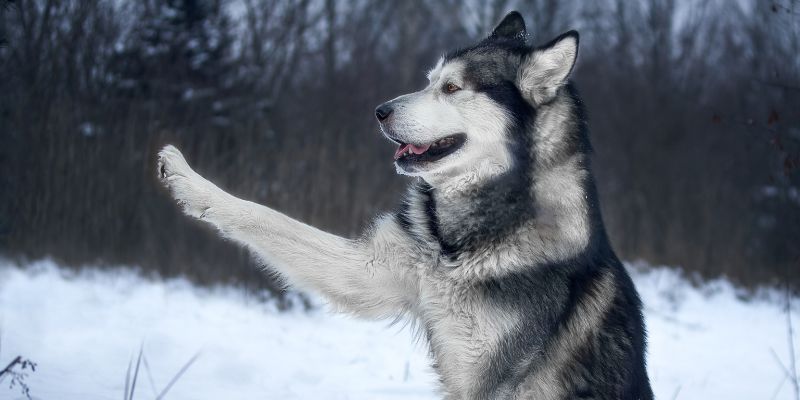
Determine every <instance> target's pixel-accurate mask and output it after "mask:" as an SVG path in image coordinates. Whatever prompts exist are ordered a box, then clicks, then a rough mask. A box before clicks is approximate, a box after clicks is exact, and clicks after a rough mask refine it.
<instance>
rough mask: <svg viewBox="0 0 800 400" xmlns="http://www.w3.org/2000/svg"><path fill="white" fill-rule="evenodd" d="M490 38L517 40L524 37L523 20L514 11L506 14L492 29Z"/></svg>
mask: <svg viewBox="0 0 800 400" xmlns="http://www.w3.org/2000/svg"><path fill="white" fill-rule="evenodd" d="M489 37H490V38H503V39H519V38H524V37H525V20H524V19H523V18H522V15H520V13H518V12H516V11H511V12H510V13H508V14H507V15H506V16H505V17H504V18H503V20H502V21H500V23H499V24H497V26H496V27H495V28H494V30H493V31H492V34H491V35H489Z"/></svg>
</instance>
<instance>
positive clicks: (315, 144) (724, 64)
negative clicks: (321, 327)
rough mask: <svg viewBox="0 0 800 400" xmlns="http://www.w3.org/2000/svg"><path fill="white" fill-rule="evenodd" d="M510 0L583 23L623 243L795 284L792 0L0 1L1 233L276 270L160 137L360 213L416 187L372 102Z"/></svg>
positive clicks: (65, 257)
mask: <svg viewBox="0 0 800 400" xmlns="http://www.w3.org/2000/svg"><path fill="white" fill-rule="evenodd" d="M511 9H518V10H520V11H521V12H522V14H523V15H524V16H525V18H526V21H527V23H528V28H529V32H530V33H531V40H532V41H533V42H534V43H538V44H541V43H544V42H546V41H548V40H549V39H551V38H553V37H554V36H556V35H557V34H559V33H562V32H564V31H566V30H568V29H578V30H579V31H580V33H581V46H582V47H581V49H580V56H579V61H578V67H577V70H576V72H575V73H574V80H575V82H576V84H577V87H578V89H579V90H580V92H581V93H582V95H583V98H584V100H585V102H586V104H587V107H588V111H589V119H590V122H589V124H590V128H591V136H592V141H593V144H594V147H595V149H596V154H595V157H594V167H595V172H596V174H597V178H598V185H599V190H600V195H601V204H602V206H603V213H604V216H605V220H606V223H607V227H608V230H609V234H610V237H611V240H612V242H613V244H614V246H615V248H616V249H617V251H618V253H619V255H620V257H621V258H623V259H625V260H638V259H642V260H646V261H647V262H650V263H654V264H668V265H674V266H679V267H682V268H684V269H685V270H687V271H688V272H690V273H691V274H695V273H696V274H697V276H702V277H716V276H728V277H730V278H731V279H733V280H734V281H736V282H738V283H740V284H743V285H747V286H751V287H752V286H756V285H761V284H776V283H781V282H791V283H792V284H793V285H795V287H797V286H800V168H799V167H800V32H799V31H800V1H797V0H782V1H778V0H776V1H768V0H738V1H726V0H717V1H701V0H694V1H689V0H687V1H679V0H639V1H629V0H602V1H592V2H584V1H562V0H529V1H522V0H520V1H514V0H492V1H477V0H474V1H456V0H443V1H423V0H407V1H399V2H384V1H367V0H357V1H336V0H229V1H225V0H207V1H202V0H142V1H130V2H128V1H118V0H13V1H9V0H0V13H2V15H0V40H2V43H1V44H0V255H2V256H3V257H7V258H9V259H13V260H19V261H25V260H30V259H37V258H41V257H52V258H54V259H56V260H58V261H59V262H61V263H63V264H66V265H72V266H76V267H79V266H82V265H87V264H95V265H103V266H107V265H121V264H127V265H136V266H139V267H141V268H142V269H143V270H144V271H146V272H152V273H154V274H157V275H159V276H175V275H182V274H185V275H186V276H188V277H190V278H191V279H193V280H194V281H196V282H198V283H201V284H212V283H217V282H225V283H233V284H241V285H244V286H246V287H250V288H267V289H275V287H274V286H273V285H274V282H272V281H270V280H269V279H264V278H262V275H261V274H260V273H259V272H258V271H257V270H256V268H253V266H254V264H255V262H254V261H252V260H251V258H250V256H249V255H248V254H247V252H246V251H244V250H242V249H240V248H238V247H237V246H235V245H233V244H232V243H228V242H224V241H222V240H219V239H218V237H217V235H216V233H214V232H212V231H211V230H210V229H207V228H206V227H205V226H201V225H200V224H199V223H196V222H194V221H191V220H190V219H188V218H185V217H184V216H183V215H181V214H180V212H179V210H178V208H177V207H176V206H175V205H174V204H173V202H172V201H171V200H170V199H169V198H168V196H167V194H166V193H165V192H164V191H163V190H161V188H160V187H159V185H158V183H157V181H156V178H155V176H156V173H155V170H154V166H155V152H156V151H157V149H159V148H160V147H161V146H162V145H164V144H166V143H173V144H176V145H177V146H178V147H179V148H180V149H181V150H183V151H184V153H185V154H186V156H187V158H188V159H189V161H190V163H191V164H192V165H193V166H194V167H195V168H196V169H197V170H199V171H200V172H201V173H202V174H204V175H205V176H206V177H208V178H209V179H211V180H212V181H214V182H216V183H217V184H219V185H220V186H221V187H223V188H225V189H227V190H229V191H231V192H232V193H234V194H237V195H239V196H242V197H245V198H248V199H251V200H255V201H258V202H261V203H264V204H268V205H270V206H272V207H274V208H276V209H278V210H281V211H283V212H286V213H287V214H289V215H291V216H293V217H296V218H298V219H300V220H302V221H305V222H308V223H311V224H313V225H315V226H317V227H320V228H322V229H325V230H328V231H332V232H335V233H338V234H343V235H347V236H354V235H356V234H357V233H358V232H359V231H360V230H361V229H362V228H363V227H364V226H365V225H366V224H368V223H369V221H370V220H371V217H372V216H373V215H375V214H376V213H378V212H380V211H384V210H388V209H391V208H392V207H394V206H395V204H396V201H397V200H396V196H397V195H398V193H400V192H401V190H402V188H403V186H404V181H405V179H404V178H401V177H397V176H395V173H394V169H393V167H392V163H391V155H392V152H393V148H392V146H391V145H390V144H389V143H388V142H387V141H385V140H384V139H383V138H382V137H381V135H380V134H379V132H378V128H377V125H376V123H375V121H374V117H373V109H374V107H375V106H376V105H378V104H379V103H381V102H383V101H385V100H387V99H390V98H393V97H395V96H397V95H399V94H402V93H406V92H409V91H412V90H416V89H418V88H420V87H422V86H423V85H425V83H426V79H425V72H426V70H427V69H428V68H430V67H431V66H432V65H433V64H434V63H435V61H436V59H437V58H438V56H439V55H441V54H442V53H444V52H445V51H447V50H451V49H454V48H456V47H459V46H464V45H468V44H470V43H471V42H473V41H475V40H478V39H480V38H481V37H483V36H484V35H486V34H487V33H488V32H489V31H490V29H491V27H492V26H493V25H494V23H496V22H497V21H498V20H499V19H500V18H501V17H502V16H503V15H504V14H505V13H506V12H507V11H509V10H511Z"/></svg>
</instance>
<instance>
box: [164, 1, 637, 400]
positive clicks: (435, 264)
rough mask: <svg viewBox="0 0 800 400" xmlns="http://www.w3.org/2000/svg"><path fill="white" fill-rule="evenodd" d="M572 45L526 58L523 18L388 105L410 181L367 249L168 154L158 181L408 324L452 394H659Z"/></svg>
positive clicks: (249, 239) (195, 212)
mask: <svg viewBox="0 0 800 400" xmlns="http://www.w3.org/2000/svg"><path fill="white" fill-rule="evenodd" d="M577 50H578V35H577V33H575V32H569V33H567V34H564V35H562V36H560V37H558V38H556V39H555V40H554V41H552V42H550V43H549V44H547V45H545V46H542V47H538V48H534V47H531V46H530V45H528V44H527V42H526V34H525V24H524V21H523V20H522V17H521V16H520V15H519V14H518V13H511V14H509V15H508V16H506V18H505V19H504V20H503V21H502V22H501V23H500V24H499V25H498V26H497V28H495V30H494V31H493V32H492V34H491V36H489V37H488V38H487V39H485V40H483V41H481V42H480V43H478V44H476V45H474V46H472V47H469V48H465V49H462V50H458V51H455V52H453V53H450V54H448V55H446V56H445V57H442V58H441V59H440V60H439V62H438V63H437V65H436V66H435V67H434V69H433V70H432V71H431V72H430V73H429V81H430V84H429V85H428V86H427V87H426V88H424V89H422V90H420V91H419V92H415V93H411V94H408V95H404V96H400V97H398V98H396V99H394V100H392V101H389V102H387V103H384V104H382V105H381V106H379V107H378V109H377V110H376V115H377V117H378V120H379V122H380V126H381V129H382V131H383V133H384V135H386V136H387V137H388V138H389V139H391V140H392V141H394V142H395V143H396V144H397V145H398V150H397V152H396V154H395V164H396V167H397V170H398V172H400V173H403V174H407V175H410V176H414V177H416V178H415V182H414V183H413V184H411V186H410V187H409V189H408V191H407V194H406V196H405V198H404V200H403V201H402V204H401V206H400V207H399V209H398V210H397V211H395V212H393V213H389V214H386V215H383V216H380V217H379V218H377V220H376V221H375V223H374V224H373V227H372V228H371V229H370V230H368V231H367V232H365V233H364V234H363V235H362V236H361V237H359V238H357V239H346V238H342V237H338V236H335V235H331V234H328V233H325V232H322V231H320V230H318V229H316V228H313V227H311V226H308V225H306V224H303V223H301V222H298V221H296V220H293V219H291V218H289V217H287V216H285V215H283V214H281V213H279V212H277V211H275V210H272V209H270V208H268V207H264V206H261V205H258V204H255V203H251V202H248V201H245V200H241V199H238V198H236V197H234V196H232V195H230V194H228V193H226V192H224V191H223V190H221V189H219V188H218V187H217V186H215V185H214V184H212V183H211V182H209V181H207V180H206V179H204V178H203V177H202V176H200V175H199V174H197V173H196V172H194V171H193V170H192V169H191V168H190V167H189V165H188V164H187V163H186V161H185V159H184V157H183V156H182V155H181V153H180V152H179V151H178V150H177V149H176V148H175V147H172V146H167V147H165V148H164V149H163V150H162V151H161V152H160V153H159V157H158V158H159V161H158V171H159V178H160V179H161V180H162V182H163V183H164V184H165V185H166V186H167V187H168V188H169V190H170V192H171V193H172V195H173V197H174V198H175V199H176V200H177V201H178V203H179V204H180V205H181V206H182V208H183V210H184V211H185V212H186V213H187V214H188V215H190V216H192V217H195V218H198V219H200V220H203V221H206V222H208V223H210V224H212V225H214V226H215V227H217V228H218V229H219V231H220V232H221V233H222V234H223V235H224V236H226V237H228V238H230V239H232V240H235V241H237V242H240V243H242V244H244V245H246V246H248V247H249V248H250V249H251V250H252V251H253V252H254V253H255V254H256V255H258V256H259V257H260V258H262V259H263V260H264V261H265V263H266V265H268V267H269V268H271V269H273V270H274V271H277V272H278V273H279V274H280V275H281V276H282V277H284V278H285V279H286V280H287V282H289V283H290V284H292V285H295V286H297V287H300V288H303V289H307V290H311V291H315V292H317V293H319V294H321V295H322V296H324V297H325V298H326V299H328V300H329V301H330V302H331V303H332V304H333V305H334V306H335V307H336V308H337V309H339V310H341V311H344V312H350V313H354V314H357V315H360V316H364V317H369V318H387V317H388V318H406V319H409V320H411V321H412V322H413V323H414V324H415V325H417V326H418V327H419V329H420V330H421V333H422V334H423V335H424V337H425V338H426V340H427V342H428V343H429V346H430V352H431V356H432V358H433V361H434V367H435V369H436V371H437V372H438V373H439V375H440V378H441V382H442V385H441V389H442V394H443V396H444V397H445V398H447V399H574V398H581V399H609V400H610V399H643V400H647V399H651V398H652V397H653V395H652V392H651V389H650V385H649V381H648V377H647V373H646V369H645V329H644V324H643V318H642V313H641V308H642V306H641V302H640V300H639V297H638V295H637V293H636V290H635V288H634V286H633V283H632V282H631V280H630V277H629V276H628V274H627V273H626V271H625V269H624V268H623V266H622V264H621V263H620V261H619V260H618V259H617V257H616V255H615V254H614V251H613V250H612V248H611V246H610V244H609V241H608V238H607V237H606V233H605V229H604V227H603V222H602V218H601V215H600V211H599V210H600V209H599V206H598V198H597V193H596V190H595V183H594V180H593V177H592V173H591V168H590V160H589V156H590V153H591V146H590V144H589V140H588V133H587V126H586V119H585V117H584V110H583V104H582V103H581V101H580V100H579V98H578V96H577V94H576V91H575V90H574V89H573V88H572V86H571V85H570V84H569V83H568V78H569V75H570V73H571V72H572V68H573V65H574V63H575V60H576V58H577Z"/></svg>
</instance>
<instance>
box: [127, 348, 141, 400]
mask: <svg viewBox="0 0 800 400" xmlns="http://www.w3.org/2000/svg"><path fill="white" fill-rule="evenodd" d="M142 347H143V345H141V346H139V356H138V357H137V358H136V368H135V369H134V370H133V380H132V381H131V393H130V394H129V396H128V399H127V400H133V393H134V391H135V390H136V380H137V379H138V378H139V366H140V365H141V363H142Z"/></svg>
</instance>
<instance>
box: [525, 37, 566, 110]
mask: <svg viewBox="0 0 800 400" xmlns="http://www.w3.org/2000/svg"><path fill="white" fill-rule="evenodd" d="M577 58H578V32H576V31H569V32H567V33H565V34H563V35H561V36H559V37H557V38H555V39H554V40H553V41H552V42H550V43H548V44H546V45H544V46H542V47H540V48H537V49H535V50H533V51H532V52H531V53H530V54H528V55H527V56H525V57H524V58H523V59H522V64H520V67H519V72H518V73H517V85H518V86H519V89H520V91H521V92H522V95H523V96H524V97H525V98H526V99H527V100H528V101H529V102H531V104H533V105H535V106H536V105H542V104H545V103H547V102H549V101H551V100H553V99H554V98H555V97H556V93H557V92H558V89H559V88H560V87H561V86H564V85H565V84H566V83H567V79H568V78H569V74H570V73H571V72H572V67H574V66H575V60H576V59H577Z"/></svg>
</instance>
